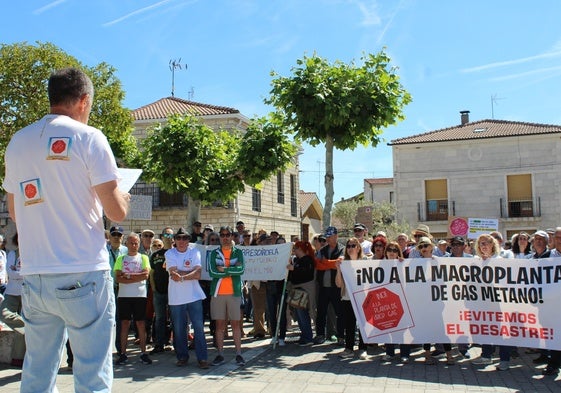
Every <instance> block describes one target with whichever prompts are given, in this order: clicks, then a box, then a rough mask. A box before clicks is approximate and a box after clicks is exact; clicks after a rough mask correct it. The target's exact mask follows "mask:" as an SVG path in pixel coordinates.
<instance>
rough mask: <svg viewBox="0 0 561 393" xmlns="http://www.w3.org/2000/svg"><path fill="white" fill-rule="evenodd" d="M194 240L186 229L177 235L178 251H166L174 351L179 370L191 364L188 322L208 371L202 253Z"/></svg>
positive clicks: (199, 355) (196, 350)
mask: <svg viewBox="0 0 561 393" xmlns="http://www.w3.org/2000/svg"><path fill="white" fill-rule="evenodd" d="M190 239H191V236H190V235H189V234H188V233H187V232H185V229H183V228H179V229H178V230H177V232H176V233H175V236H174V240H175V248H171V249H169V250H168V251H166V268H167V270H168V272H169V280H170V281H169V287H168V301H169V309H170V313H171V319H172V322H173V347H174V349H175V356H176V357H177V363H176V364H177V366H186V365H187V361H188V360H189V345H188V342H187V329H188V326H187V324H188V321H189V320H190V321H191V326H192V327H193V330H194V333H195V353H196V355H197V361H198V365H199V368H202V369H207V368H208V359H207V346H206V338H205V331H204V319H203V299H205V298H206V296H205V293H204V291H203V289H202V288H201V286H200V285H199V279H200V278H201V252H200V251H199V249H198V248H196V247H194V246H189V240H190Z"/></svg>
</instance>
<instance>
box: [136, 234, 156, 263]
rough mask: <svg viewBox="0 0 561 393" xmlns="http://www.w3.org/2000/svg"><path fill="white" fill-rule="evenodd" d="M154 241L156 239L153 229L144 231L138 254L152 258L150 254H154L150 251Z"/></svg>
mask: <svg viewBox="0 0 561 393" xmlns="http://www.w3.org/2000/svg"><path fill="white" fill-rule="evenodd" d="M152 239H154V231H153V230H151V229H145V230H143V231H142V233H141V234H140V248H139V249H138V252H139V253H141V254H144V255H148V256H150V254H152V251H151V250H150V246H151V245H152Z"/></svg>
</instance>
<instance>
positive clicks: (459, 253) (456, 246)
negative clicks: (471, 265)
mask: <svg viewBox="0 0 561 393" xmlns="http://www.w3.org/2000/svg"><path fill="white" fill-rule="evenodd" d="M465 245H466V241H465V240H464V238H463V237H461V236H454V237H453V238H452V239H450V253H449V254H448V255H447V256H448V257H450V258H473V255H471V254H468V253H466V252H464V248H465Z"/></svg>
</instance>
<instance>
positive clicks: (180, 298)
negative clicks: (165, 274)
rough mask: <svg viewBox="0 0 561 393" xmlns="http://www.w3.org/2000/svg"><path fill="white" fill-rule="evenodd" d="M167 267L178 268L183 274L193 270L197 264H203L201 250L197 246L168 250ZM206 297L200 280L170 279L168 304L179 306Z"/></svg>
mask: <svg viewBox="0 0 561 393" xmlns="http://www.w3.org/2000/svg"><path fill="white" fill-rule="evenodd" d="M165 255H166V269H167V270H168V271H169V269H170V268H171V267H175V268H177V270H178V271H179V272H182V273H183V274H185V273H189V272H192V271H193V270H195V268H196V267H197V266H201V252H200V251H199V250H198V249H197V248H196V247H191V246H190V247H188V248H187V251H185V252H179V251H177V249H176V248H171V249H169V250H167V251H166V254H165ZM204 298H206V296H205V293H204V291H203V290H202V288H201V286H200V285H199V280H185V281H177V282H176V281H173V280H172V279H171V278H170V279H169V286H168V304H169V305H170V306H177V305H180V304H187V303H193V302H195V301H197V300H202V299H204Z"/></svg>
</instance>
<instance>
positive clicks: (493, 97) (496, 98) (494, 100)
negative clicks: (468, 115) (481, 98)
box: [491, 94, 504, 119]
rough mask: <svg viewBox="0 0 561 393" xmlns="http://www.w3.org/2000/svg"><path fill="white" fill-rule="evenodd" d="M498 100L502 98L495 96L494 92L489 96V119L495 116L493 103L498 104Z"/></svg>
mask: <svg viewBox="0 0 561 393" xmlns="http://www.w3.org/2000/svg"><path fill="white" fill-rule="evenodd" d="M498 100H504V98H502V97H497V95H496V94H493V95H492V96H491V119H494V118H495V105H496V104H497V105H498V102H497V101H498Z"/></svg>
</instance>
